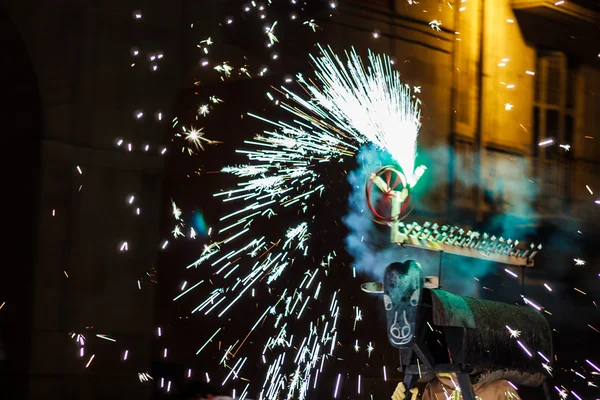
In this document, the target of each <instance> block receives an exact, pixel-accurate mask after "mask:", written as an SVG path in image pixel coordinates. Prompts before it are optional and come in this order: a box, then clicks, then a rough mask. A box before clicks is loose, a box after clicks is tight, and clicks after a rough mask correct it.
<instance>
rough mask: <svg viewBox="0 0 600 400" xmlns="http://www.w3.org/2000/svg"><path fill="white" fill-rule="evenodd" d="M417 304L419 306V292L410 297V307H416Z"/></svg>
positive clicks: (416, 291)
mask: <svg viewBox="0 0 600 400" xmlns="http://www.w3.org/2000/svg"><path fill="white" fill-rule="evenodd" d="M417 304H419V290H418V289H417V290H415V291H414V292H413V294H412V296H410V305H411V306H413V307H416V306H417Z"/></svg>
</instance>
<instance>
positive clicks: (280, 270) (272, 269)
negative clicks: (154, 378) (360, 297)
mask: <svg viewBox="0 0 600 400" xmlns="http://www.w3.org/2000/svg"><path fill="white" fill-rule="evenodd" d="M319 50H320V51H321V55H319V56H315V57H311V60H312V62H313V65H314V67H315V70H316V79H314V80H307V79H305V78H304V77H303V76H302V75H299V76H298V83H299V84H300V86H301V88H302V89H303V92H304V93H308V94H309V96H310V97H309V98H308V99H307V98H305V97H303V96H301V95H299V94H297V93H296V92H294V91H292V90H289V89H286V88H281V92H280V93H283V94H284V95H285V97H286V98H287V99H289V102H286V101H282V102H280V103H279V105H280V107H281V108H282V109H283V110H284V111H285V112H286V113H287V114H288V116H289V117H290V118H287V119H286V120H285V121H283V120H282V121H272V120H268V119H265V118H263V117H261V116H259V115H255V114H250V115H251V116H252V117H254V118H257V119H260V120H262V121H264V122H266V123H268V124H269V125H270V126H271V127H272V129H270V130H266V131H264V132H263V133H262V134H261V135H258V136H256V137H255V138H254V140H248V141H245V142H244V143H245V145H246V146H247V148H245V149H239V150H237V152H238V153H240V154H243V155H245V156H246V157H247V159H248V163H247V164H245V165H232V166H226V167H224V168H222V170H221V172H223V173H228V174H233V175H235V176H236V177H238V178H239V181H238V183H237V186H236V187H235V188H231V189H228V190H224V191H221V192H218V193H216V194H215V195H214V196H215V197H218V198H221V199H222V201H223V203H226V204H227V206H228V207H231V209H232V212H230V213H229V214H226V215H224V216H222V217H221V218H220V219H219V222H220V223H221V225H222V226H220V227H219V229H218V237H217V238H216V239H215V240H213V241H211V242H209V243H208V244H206V245H205V247H204V251H203V252H202V254H200V257H199V258H198V259H197V260H196V261H195V262H193V263H191V264H190V265H188V268H196V267H199V266H200V265H204V264H209V265H210V267H212V268H215V269H216V272H215V273H214V277H213V278H211V279H212V280H213V281H214V282H215V283H216V282H218V284H217V283H216V285H217V286H216V287H213V289H212V290H211V291H210V292H209V293H208V294H207V297H206V298H204V300H202V301H201V302H200V303H199V305H198V306H197V307H196V308H195V309H194V310H193V312H203V313H204V314H205V315H207V314H210V313H215V314H217V316H218V317H219V318H221V317H223V316H224V315H226V314H227V313H228V311H230V310H231V309H232V307H234V306H235V305H236V304H240V303H241V301H240V300H241V299H243V298H244V297H248V296H250V295H251V294H253V293H254V291H255V290H256V289H258V288H260V287H261V286H262V287H265V286H266V287H267V288H268V290H269V292H270V293H271V294H272V296H271V302H266V303H265V302H264V301H263V302H262V303H261V304H262V307H263V311H262V313H261V314H260V316H259V318H258V319H256V320H255V323H254V325H253V326H252V327H251V328H250V329H249V331H248V332H247V336H246V338H248V336H250V335H251V334H252V332H253V331H254V330H255V329H259V326H260V328H261V329H267V328H270V329H272V330H273V331H272V332H273V333H272V335H271V336H270V338H269V339H268V340H267V343H265V344H264V347H263V351H262V354H260V358H261V359H262V361H263V362H264V363H265V364H266V365H268V367H267V369H266V374H265V376H264V381H263V385H262V388H261V389H260V398H261V399H263V398H264V399H276V398H283V397H286V398H292V397H295V398H299V399H304V398H307V394H308V391H309V389H310V388H311V387H315V386H316V382H317V379H318V376H319V374H320V373H322V370H323V368H324V365H325V364H324V362H325V360H326V359H327V358H330V357H332V356H333V354H334V351H335V349H336V347H337V342H338V340H337V335H338V317H339V315H340V310H341V305H340V301H339V298H338V291H337V290H327V289H325V286H324V285H323V280H324V279H326V277H327V276H328V270H329V268H330V266H331V262H332V260H334V259H335V252H332V253H330V254H328V255H327V256H326V257H324V258H323V261H322V262H321V263H310V264H308V265H309V266H307V264H306V262H300V261H298V260H299V259H298V257H306V256H308V255H309V254H310V238H311V235H312V233H311V228H312V227H313V221H314V218H315V216H314V211H315V209H316V208H317V206H316V205H317V204H319V203H318V202H315V201H313V200H318V199H319V198H321V196H322V194H323V193H324V191H325V190H326V187H328V186H329V184H330V183H331V182H330V181H329V180H328V176H326V175H321V174H320V172H319V169H318V168H317V166H318V165H320V164H328V163H329V164H331V163H336V164H337V163H340V162H344V161H346V160H351V159H352V158H353V157H354V156H355V155H356V154H357V153H358V151H359V149H360V147H361V146H363V145H375V146H376V147H378V148H379V149H380V150H381V151H385V152H387V153H389V154H390V155H391V156H392V157H393V159H394V160H395V161H396V162H397V163H398V164H399V165H400V167H401V168H402V170H403V171H404V172H405V173H406V174H407V176H409V177H410V176H411V174H413V173H414V170H415V168H414V163H415V156H416V139H417V134H418V129H419V110H418V105H417V104H416V103H415V102H414V101H412V100H411V93H410V89H409V88H408V87H407V86H405V85H403V84H402V83H401V81H400V76H399V74H398V72H396V71H394V70H392V68H391V65H392V64H391V61H390V59H389V58H388V57H386V56H381V55H375V54H373V53H369V57H368V61H369V66H368V68H364V67H363V61H362V60H361V58H360V57H359V56H358V54H357V53H356V51H354V50H352V51H351V52H349V53H347V54H346V56H347V61H346V63H344V62H342V60H341V59H340V58H339V57H337V56H336V55H334V54H333V52H331V50H329V49H325V48H323V47H319ZM197 138H201V136H197ZM188 140H191V139H189V138H188ZM195 144H199V143H195ZM321 204H323V203H321ZM172 206H173V214H174V217H175V219H176V223H177V224H176V228H175V229H174V230H173V232H172V234H173V235H174V236H177V235H180V234H181V232H182V230H181V229H178V228H177V227H178V226H180V225H179V224H180V220H179V218H180V213H179V212H178V209H177V207H176V206H175V204H174V203H173V204H172ZM290 209H295V210H296V213H297V215H299V216H303V221H301V222H299V223H294V224H292V225H290V226H288V227H287V229H285V233H283V232H282V234H281V236H275V237H267V236H266V235H261V234H256V233H254V232H255V229H254V227H255V226H256V225H257V224H260V223H265V222H266V223H269V220H271V219H272V218H273V222H271V223H270V224H272V225H273V224H276V225H273V226H278V224H279V223H280V222H281V221H277V218H274V217H276V216H277V215H278V213H280V212H283V211H285V210H290ZM258 221H262V222H258ZM276 221H277V222H276ZM270 230H271V229H270ZM271 231H279V229H273V230H271ZM289 268H302V269H303V270H305V273H304V274H303V275H302V276H303V278H302V279H301V280H299V281H298V282H295V283H294V282H292V287H285V288H284V289H283V291H281V292H280V293H278V294H276V293H277V290H278V289H279V287H277V286H274V285H275V284H276V283H277V282H278V281H279V280H280V279H281V277H282V276H284V274H286V272H287V270H288V269H289ZM288 282H289V281H288ZM194 287H199V288H201V287H202V286H201V285H196V286H194ZM191 293H196V291H192V290H189V289H188V290H186V291H185V295H187V296H189V295H190V294H191ZM183 294H184V293H182V294H181V295H179V296H177V297H176V298H175V300H178V299H179V298H181V296H182V295H183ZM321 299H323V300H321ZM318 301H326V302H328V303H329V308H328V310H327V311H326V312H324V313H321V314H320V315H318V316H316V317H315V316H314V315H313V314H314V313H306V312H305V310H306V309H307V308H309V307H310V305H311V304H312V305H313V307H317V304H316V303H317V302H318ZM354 311H355V312H354V313H355V318H354V325H355V326H356V323H357V322H358V321H361V320H362V313H361V311H360V310H359V309H358V308H357V307H356V308H355V310H354ZM292 325H293V326H294V330H293V332H291V330H290V329H291V326H292ZM302 326H303V327H304V328H302ZM217 334H218V331H217V332H216V333H215V335H217ZM213 337H214V335H213ZM213 337H211V339H209V341H210V340H212V339H213ZM245 342H246V340H245V339H244V340H243V341H242V340H239V341H238V342H236V344H235V345H232V346H230V347H229V348H228V349H227V350H226V352H225V355H224V356H223V361H222V362H225V361H226V360H227V359H228V358H229V357H230V356H236V355H237V354H238V352H239V351H240V349H241V348H242V346H243V345H244V343H245ZM206 344H208V342H207V343H206ZM206 344H205V346H206ZM203 348H204V346H203V347H202V348H201V350H202V349H203ZM358 349H360V347H358ZM357 351H358V350H357ZM372 351H373V347H372V345H371V343H369V345H368V346H367V352H368V354H369V356H370V354H371V352H372ZM250 352H251V351H250ZM248 357H250V356H249V355H244V356H241V355H240V356H238V358H237V360H236V362H235V363H234V366H233V367H231V372H230V374H229V375H228V376H227V378H225V380H224V381H223V384H225V383H226V382H227V381H228V380H229V379H237V378H238V377H239V376H240V374H241V373H242V372H241V371H242V368H243V367H244V365H248V364H250V363H247V362H246V361H247V360H248V359H249V358H248ZM290 361H293V365H290Z"/></svg>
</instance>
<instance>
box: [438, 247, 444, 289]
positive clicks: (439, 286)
mask: <svg viewBox="0 0 600 400" xmlns="http://www.w3.org/2000/svg"><path fill="white" fill-rule="evenodd" d="M442 257H444V251H443V250H442V251H440V265H439V267H438V289H441V288H442Z"/></svg>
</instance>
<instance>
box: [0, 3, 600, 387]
mask: <svg viewBox="0 0 600 400" xmlns="http://www.w3.org/2000/svg"><path fill="white" fill-rule="evenodd" d="M559 3H560V2H559ZM1 7H2V9H1V11H2V18H3V19H2V23H0V25H1V26H2V29H3V30H4V31H3V35H2V37H3V38H7V39H9V40H8V41H7V43H8V45H7V47H6V48H5V51H7V52H8V53H10V56H7V58H6V59H7V60H10V63H7V64H6V68H9V70H8V71H6V72H7V73H4V74H2V76H3V78H2V79H3V80H4V81H5V88H6V93H5V94H6V96H7V97H9V98H11V99H12V101H11V107H12V108H9V109H8V111H9V113H8V114H9V117H8V118H6V123H7V126H6V129H7V131H8V132H9V134H8V135H7V136H9V139H7V140H9V142H8V144H7V149H8V151H9V152H13V151H15V152H16V151H21V152H22V155H21V158H20V165H17V164H15V163H10V164H9V165H8V166H7V171H11V173H9V174H8V175H10V177H9V178H8V179H9V180H10V182H9V183H10V185H11V186H13V187H15V188H17V189H15V192H14V193H13V194H12V195H10V196H9V197H10V198H11V199H10V201H11V202H12V203H11V204H10V206H9V208H8V209H9V214H11V215H9V223H8V225H9V226H11V227H15V232H14V233H13V237H17V238H18V247H15V248H14V250H13V249H11V250H13V251H15V254H18V255H19V256H20V257H21V258H20V260H21V261H20V262H19V265H18V266H15V265H13V264H10V263H6V264H5V267H3V273H4V274H6V275H4V276H7V277H10V278H8V279H2V292H1V293H0V296H2V295H4V298H2V297H0V321H1V323H2V331H0V335H1V336H0V340H2V346H0V356H3V357H2V359H0V367H1V368H2V376H1V379H2V381H1V386H2V388H3V391H4V388H7V389H6V391H4V392H3V393H4V394H6V393H8V394H7V395H8V396H9V397H7V398H19V399H23V398H28V397H29V398H32V399H59V398H60V399H104V398H112V399H120V398H123V399H124V398H149V397H150V390H149V386H148V385H142V384H139V382H137V381H136V380H135V375H136V374H137V373H139V372H143V371H146V370H148V368H149V367H150V359H151V352H150V350H149V349H150V347H151V342H152V338H153V337H154V333H153V328H154V322H153V315H154V310H153V307H152V304H153V301H154V289H153V286H152V285H151V284H148V285H147V281H146V280H143V279H142V278H143V277H145V276H147V273H148V271H149V270H151V268H152V267H153V266H154V265H155V264H156V260H157V254H158V251H159V248H160V246H159V244H160V240H161V235H160V221H161V218H160V212H161V211H160V210H161V207H160V204H161V201H162V191H161V188H162V180H163V172H164V166H163V158H162V148H163V146H166V144H167V143H168V132H169V127H168V123H165V122H166V121H169V119H170V117H171V116H170V115H169V114H170V112H171V108H172V106H173V103H174V99H175V98H176V97H177V94H178V93H179V92H180V91H181V90H182V89H185V88H187V87H189V86H190V85H191V81H190V79H189V77H190V76H195V75H197V74H198V67H197V53H196V52H193V51H192V50H191V49H195V42H194V41H195V40H196V37H195V36H194V35H192V33H190V32H192V30H190V29H189V27H190V23H195V24H196V26H202V25H208V24H212V22H213V21H215V19H217V18H222V16H223V15H227V14H228V13H229V10H226V9H227V8H228V7H235V8H236V9H237V8H239V4H238V3H237V2H235V1H229V2H226V1H223V2H219V5H218V6H216V5H211V6H210V7H208V6H205V5H202V4H199V2H194V1H184V0H169V1H164V2H157V1H145V0H140V1H89V2H82V1H78V0H77V1H76V0H62V1H54V2H34V1H31V0H19V1H11V0H5V1H2V6H1ZM138 11H139V12H140V15H141V18H139V20H138V18H137V17H136V13H137V12H138ZM327 14H329V12H325V11H318V13H317V14H316V15H318V17H317V22H318V23H319V24H320V25H321V27H322V28H323V32H326V35H325V36H324V37H323V40H325V41H326V42H327V43H329V44H331V45H332V46H333V47H334V48H339V49H342V48H348V47H349V46H356V47H357V48H358V49H360V50H361V51H364V50H365V49H367V48H371V49H373V50H374V51H377V52H385V53H388V54H390V55H391V56H392V57H394V60H395V62H396V63H397V67H398V69H399V70H400V72H401V73H402V77H403V78H404V79H405V80H406V82H407V83H408V84H410V85H411V86H413V87H418V88H419V89H420V92H421V93H420V94H419V98H420V101H421V102H422V108H423V128H422V131H421V144H422V146H423V149H424V150H423V151H424V152H425V153H428V154H429V156H430V158H431V159H435V163H433V164H432V165H431V168H430V169H431V170H432V173H433V174H435V176H436V181H437V183H436V185H437V186H438V190H435V191H433V192H432V195H431V196H430V197H429V199H428V200H427V202H426V204H425V206H424V207H425V208H426V209H427V211H429V212H431V213H434V214H438V215H446V214H448V213H450V212H455V213H456V212H457V211H456V210H464V211H460V212H461V213H463V212H464V213H465V215H466V214H469V215H471V214H472V215H474V217H473V219H477V218H480V219H481V218H484V217H485V215H486V214H487V213H489V212H490V210H494V207H497V206H496V205H494V204H497V203H500V204H509V206H508V207H510V204H513V205H514V204H518V203H520V202H521V200H523V199H526V200H527V201H530V202H532V203H531V204H532V206H531V207H532V209H533V210H534V211H535V215H536V218H556V219H576V220H578V221H583V222H584V223H591V221H597V220H598V211H597V210H598V207H600V206H599V205H597V204H594V201H595V200H596V199H598V197H594V196H596V194H595V193H596V190H600V172H599V171H600V169H599V168H598V166H599V164H598V163H599V161H600V145H599V144H598V143H599V141H600V137H598V135H597V131H598V129H599V128H600V113H598V110H599V109H600V100H599V99H598V96H599V95H600V71H599V65H598V54H596V53H594V49H593V48H592V46H591V45H590V44H594V43H596V44H597V43H600V38H599V37H598V31H597V29H596V30H594V29H595V26H596V25H597V23H598V21H599V20H600V16H599V14H598V12H597V11H593V10H591V9H590V8H589V7H586V6H585V5H577V4H576V3H573V2H565V3H561V4H558V3H557V4H556V5H555V4H554V3H551V2H547V1H545V0H540V1H529V0H512V1H510V0H462V1H458V0H457V1H453V2H441V1H435V2H434V1H431V2H430V3H429V2H428V3H427V4H426V3H417V2H413V1H404V0H398V1H383V0H371V1H367V0H363V1H359V0H346V1H340V2H339V4H338V5H337V8H336V10H335V11H334V12H332V14H333V18H331V19H329V18H327ZM434 21H435V22H434ZM374 32H376V35H375V36H377V38H375V37H374V36H373V33H374ZM232 51H233V52H236V51H237V52H239V53H240V54H242V53H244V51H242V50H240V48H239V46H238V47H237V48H236V46H235V44H234V45H232ZM596 51H597V50H596ZM136 52H137V53H136ZM8 53H7V54H8ZM138 54H141V55H142V56H143V57H140V58H136V57H137V55H138ZM160 54H164V59H162V58H158V59H153V58H151V57H152V55H153V56H154V57H158V56H159V55H160ZM303 58H305V57H304V55H302V57H300V56H299V57H298V59H303ZM159 60H160V61H159ZM154 66H157V68H158V71H156V70H155V69H154ZM140 113H141V115H140ZM138 115H139V117H138ZM165 116H169V117H168V118H166V117H165ZM120 139H122V140H123V142H122V143H121V144H120V145H117V142H118V141H119V140H120ZM549 139H553V140H554V142H553V143H554V144H553V145H549V146H546V147H542V146H539V143H540V142H543V141H546V140H549ZM130 145H131V148H130V147H129V146H130ZM146 145H148V146H149V149H150V150H149V151H146V150H145V149H146ZM560 145H564V146H567V145H568V146H569V150H568V151H567V150H566V148H565V147H561V146H560ZM17 149H19V150H17ZM24 149H27V150H24ZM515 164H518V165H519V167H518V168H514V165H515ZM507 171H508V172H507ZM515 171H517V172H515ZM515 174H516V176H515ZM524 177H526V178H527V179H523V178H524ZM586 185H587V186H588V187H589V189H588V188H587V187H586ZM478 188H479V189H478ZM590 192H593V193H594V194H593V195H592V194H590ZM131 196H134V197H135V198H136V199H139V201H141V203H135V204H133V205H132V206H130V205H128V201H129V200H128V199H130V198H131ZM511 196H512V198H511ZM23 199H28V201H29V203H26V204H27V207H26V209H27V212H26V213H25V214H26V215H25V216H23V215H22V214H21V213H20V212H17V211H15V210H20V209H22V208H23V207H24V206H23ZM490 199H492V200H493V201H490ZM138 208H139V209H140V210H141V212H142V213H144V218H143V219H136V210H137V209H138ZM511 212H512V211H511ZM515 212H523V213H529V212H530V210H529V209H527V210H516V211H515ZM528 216H529V217H530V216H531V215H528ZM125 242H127V248H128V251H127V253H126V254H124V253H123V249H124V247H123V245H124V243H125ZM17 249H18V251H17ZM15 257H16V256H15ZM9 264H10V265H9ZM140 280H142V281H143V282H142V284H143V285H144V287H143V290H140V288H139V287H138V285H137V284H136V283H137V282H138V281H140ZM3 302H5V304H4V305H3ZM90 326H95V327H98V329H101V330H105V331H107V332H111V335H112V337H114V338H115V339H116V340H117V341H118V342H119V341H127V342H130V343H133V346H134V347H132V348H130V351H131V353H132V354H134V353H135V354H138V355H139V356H137V357H134V358H131V359H130V360H129V362H128V363H126V364H122V365H120V367H119V368H114V363H113V361H110V360H112V359H117V358H120V357H123V355H122V354H118V351H117V350H114V347H111V344H110V343H106V345H105V346H104V347H101V348H96V349H91V350H86V351H88V352H87V353H85V355H84V356H83V357H85V358H84V359H85V360H89V359H90V358H92V357H91V356H92V355H93V354H95V352H97V353H98V354H111V356H110V357H108V356H107V357H98V358H96V359H95V360H94V361H93V362H94V363H95V364H94V368H90V369H85V368H81V360H80V359H78V356H79V354H78V351H79V349H78V348H77V347H76V346H74V344H73V338H72V336H71V335H70V333H82V332H85V331H86V329H87V328H89V327H90ZM14 327H19V329H17V330H15V329H14ZM90 351H91V353H90ZM111 357H112V358H111ZM132 376H133V379H132Z"/></svg>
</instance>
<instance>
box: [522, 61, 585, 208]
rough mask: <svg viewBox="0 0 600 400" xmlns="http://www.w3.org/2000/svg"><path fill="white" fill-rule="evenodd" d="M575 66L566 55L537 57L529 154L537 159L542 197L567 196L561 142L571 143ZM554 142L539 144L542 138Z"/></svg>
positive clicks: (565, 162)
mask: <svg viewBox="0 0 600 400" xmlns="http://www.w3.org/2000/svg"><path fill="white" fill-rule="evenodd" d="M576 80H577V69H576V68H574V67H573V66H570V65H569V62H568V60H567V57H566V55H565V54H563V53H560V52H540V53H539V54H538V58H537V66H536V77H535V93H534V99H535V101H534V107H533V138H532V139H533V141H532V155H533V156H534V157H535V158H536V176H537V177H538V179H540V184H541V186H540V187H541V188H542V192H541V193H540V195H542V196H552V195H554V196H559V197H564V196H565V195H566V196H567V197H568V196H569V187H568V186H569V185H568V181H569V161H570V159H571V154H572V153H571V152H570V151H566V149H565V148H564V147H561V146H560V145H563V146H564V145H569V146H572V144H573V142H572V140H573V130H574V127H575V122H574V116H575V113H574V108H575V93H576ZM550 139H552V140H553V141H554V144H553V145H549V146H545V147H539V143H540V142H542V141H546V140H550Z"/></svg>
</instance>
